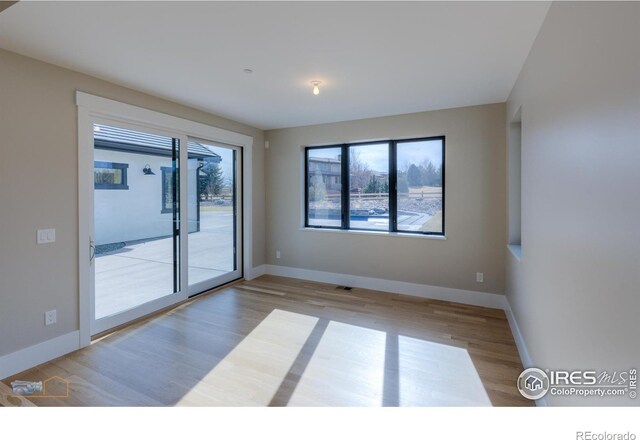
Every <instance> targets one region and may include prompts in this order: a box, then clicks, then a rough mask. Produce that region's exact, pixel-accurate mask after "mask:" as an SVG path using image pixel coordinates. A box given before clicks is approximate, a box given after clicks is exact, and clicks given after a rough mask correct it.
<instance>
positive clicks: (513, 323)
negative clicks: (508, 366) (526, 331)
mask: <svg viewBox="0 0 640 440" xmlns="http://www.w3.org/2000/svg"><path fill="white" fill-rule="evenodd" d="M504 313H505V315H507V321H509V327H510V328H511V333H512V334H513V339H514V340H515V341H516V347H517V348H518V354H519V355H520V361H521V362H522V366H523V367H524V368H531V367H535V365H534V363H533V360H531V355H529V350H528V349H527V344H525V342H524V337H523V336H522V332H520V326H519V325H518V321H517V320H516V316H515V315H514V314H513V310H512V309H511V304H510V303H509V300H508V299H507V298H506V297H505V308H504ZM535 403H536V406H549V402H548V401H547V397H546V396H545V397H543V398H542V399H538V400H536V401H535Z"/></svg>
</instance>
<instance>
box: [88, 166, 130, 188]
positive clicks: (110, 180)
mask: <svg viewBox="0 0 640 440" xmlns="http://www.w3.org/2000/svg"><path fill="white" fill-rule="evenodd" d="M127 168H129V165H128V164H126V163H114V162H101V161H95V162H94V163H93V182H94V187H95V189H129V186H128V185H127Z"/></svg>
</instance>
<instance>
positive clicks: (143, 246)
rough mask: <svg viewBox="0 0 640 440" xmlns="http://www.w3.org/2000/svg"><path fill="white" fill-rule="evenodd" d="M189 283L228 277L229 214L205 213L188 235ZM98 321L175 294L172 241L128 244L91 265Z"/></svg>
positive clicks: (230, 248) (230, 268)
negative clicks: (195, 230) (196, 229)
mask: <svg viewBox="0 0 640 440" xmlns="http://www.w3.org/2000/svg"><path fill="white" fill-rule="evenodd" d="M188 260H189V284H190V285H192V284H196V283H199V282H201V281H205V280H208V279H211V278H214V277H216V276H219V275H222V274H225V273H227V272H231V271H233V270H234V268H233V261H234V259H233V211H232V210H231V209H227V210H224V209H222V210H220V209H219V210H215V211H203V212H201V218H200V231H199V232H193V233H191V234H189V259H188ZM95 274H96V275H95V278H96V279H95V311H96V319H99V318H102V317H105V316H110V315H113V314H115V313H119V312H122V311H125V310H128V309H131V308H133V307H136V306H139V305H141V304H144V303H146V302H148V301H152V300H154V299H157V298H161V297H163V296H166V295H171V294H172V293H173V240H172V239H171V238H161V239H155V240H147V241H144V242H137V243H134V244H128V243H127V245H126V246H125V247H124V248H122V249H120V250H118V251H114V252H110V253H107V254H103V255H99V256H97V257H96V260H95Z"/></svg>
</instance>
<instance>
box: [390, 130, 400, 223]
mask: <svg viewBox="0 0 640 440" xmlns="http://www.w3.org/2000/svg"><path fill="white" fill-rule="evenodd" d="M397 160H398V158H397V155H396V141H391V142H389V231H391V232H397V231H398V167H397Z"/></svg>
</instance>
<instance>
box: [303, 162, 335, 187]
mask: <svg viewBox="0 0 640 440" xmlns="http://www.w3.org/2000/svg"><path fill="white" fill-rule="evenodd" d="M308 163H309V179H311V178H312V177H314V176H321V177H322V183H324V185H325V189H326V190H327V191H329V192H333V191H337V192H340V175H341V173H342V163H341V161H340V159H329V158H320V157H309V162H308Z"/></svg>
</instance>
